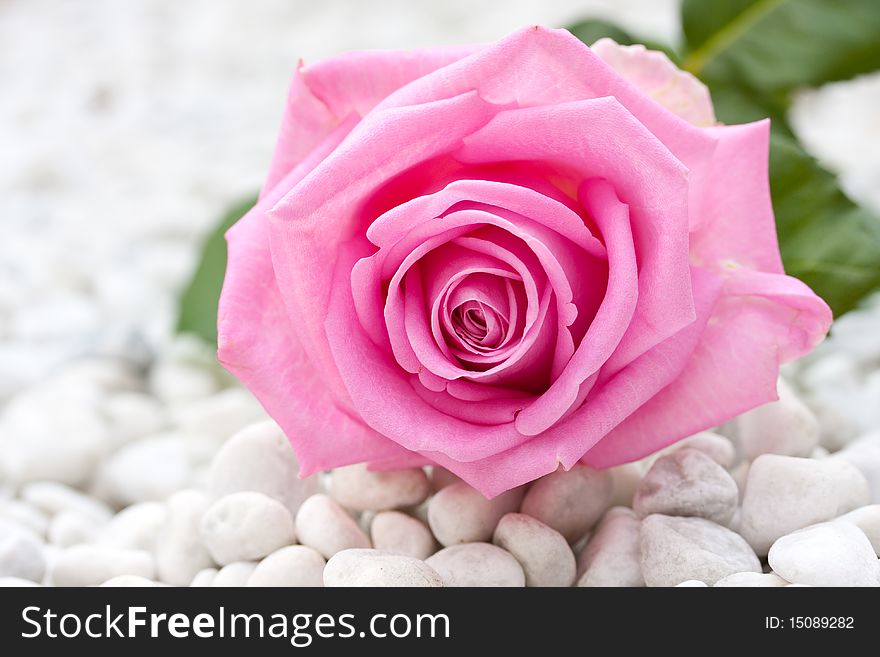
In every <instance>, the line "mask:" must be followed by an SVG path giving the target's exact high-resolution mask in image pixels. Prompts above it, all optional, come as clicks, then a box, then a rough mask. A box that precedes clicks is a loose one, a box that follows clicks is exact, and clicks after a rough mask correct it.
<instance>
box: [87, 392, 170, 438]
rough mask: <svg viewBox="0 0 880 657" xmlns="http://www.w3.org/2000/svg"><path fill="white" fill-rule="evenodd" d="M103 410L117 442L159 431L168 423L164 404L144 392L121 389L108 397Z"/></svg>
mask: <svg viewBox="0 0 880 657" xmlns="http://www.w3.org/2000/svg"><path fill="white" fill-rule="evenodd" d="M103 411H104V414H105V415H106V417H107V419H108V420H109V422H110V433H111V435H112V437H113V440H114V442H116V443H117V444H120V443H126V442H128V441H130V440H134V439H136V438H141V437H142V436H148V435H150V434H156V433H159V432H160V431H162V430H163V429H164V428H165V426H166V425H167V423H168V419H167V417H166V414H165V409H164V407H163V406H162V404H161V403H160V402H159V401H158V400H157V399H156V398H155V397H152V396H150V395H147V394H144V393H142V392H132V391H119V392H117V393H115V394H113V395H111V396H110V397H108V398H107V401H106V402H104V405H103Z"/></svg>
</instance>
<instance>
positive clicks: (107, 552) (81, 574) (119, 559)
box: [51, 545, 156, 586]
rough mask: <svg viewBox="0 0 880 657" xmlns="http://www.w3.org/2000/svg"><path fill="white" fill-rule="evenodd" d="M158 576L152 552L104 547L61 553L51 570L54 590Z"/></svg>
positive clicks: (86, 546) (72, 548) (97, 546)
mask: <svg viewBox="0 0 880 657" xmlns="http://www.w3.org/2000/svg"><path fill="white" fill-rule="evenodd" d="M155 574H156V566H155V564H154V562H153V557H152V556H151V555H150V553H149V552H144V551H143V550H120V549H116V548H111V547H106V546H103V545H74V546H73V547H69V548H67V549H65V550H62V551H61V553H60V554H59V555H58V556H57V557H56V558H55V560H54V563H53V564H52V568H51V577H52V582H53V583H54V584H55V586H96V585H98V584H101V583H102V582H106V581H107V580H108V579H112V578H114V577H117V576H119V575H138V576H140V577H144V578H146V579H153V577H154V576H155Z"/></svg>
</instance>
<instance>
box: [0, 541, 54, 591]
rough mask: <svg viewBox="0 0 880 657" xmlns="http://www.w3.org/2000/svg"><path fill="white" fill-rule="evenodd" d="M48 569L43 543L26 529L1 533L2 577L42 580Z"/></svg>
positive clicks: (0, 564)
mask: <svg viewBox="0 0 880 657" xmlns="http://www.w3.org/2000/svg"><path fill="white" fill-rule="evenodd" d="M45 570H46V557H45V555H44V554H43V544H42V543H41V542H40V541H39V540H38V539H36V538H34V536H33V535H32V534H30V533H28V532H25V531H10V532H3V533H2V534H0V577H17V578H19V579H29V580H32V581H34V582H40V581H42V579H43V574H44V572H45Z"/></svg>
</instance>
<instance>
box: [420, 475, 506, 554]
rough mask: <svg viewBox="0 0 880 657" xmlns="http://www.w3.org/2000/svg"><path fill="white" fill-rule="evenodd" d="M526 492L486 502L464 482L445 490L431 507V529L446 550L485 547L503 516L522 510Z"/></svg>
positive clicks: (433, 498) (504, 494) (429, 512)
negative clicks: (467, 545) (461, 546)
mask: <svg viewBox="0 0 880 657" xmlns="http://www.w3.org/2000/svg"><path fill="white" fill-rule="evenodd" d="M522 498H523V490H522V489H521V488H514V489H513V490H509V491H505V492H504V493H501V494H500V495H498V496H497V497H494V498H492V499H491V500H487V499H486V498H485V497H484V496H483V494H482V493H480V491H478V490H477V489H476V488H472V487H471V486H470V485H468V484H466V483H465V482H463V481H462V482H460V483H456V484H452V485H450V486H446V487H445V488H443V489H442V490H440V491H438V492H437V494H436V495H434V497H432V498H431V500H430V502H429V503H428V525H429V526H430V527H431V531H432V532H433V534H434V537H435V538H436V539H437V540H438V541H439V542H440V544H441V545H443V546H444V547H448V546H450V545H456V544H457V543H484V542H486V541H488V540H490V539H491V538H492V532H494V531H495V527H496V526H497V525H498V521H499V520H500V519H501V516H503V515H505V514H506V513H510V512H512V511H516V510H518V509H519V506H520V503H521V502H522Z"/></svg>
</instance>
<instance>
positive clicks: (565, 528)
mask: <svg viewBox="0 0 880 657" xmlns="http://www.w3.org/2000/svg"><path fill="white" fill-rule="evenodd" d="M613 497H614V480H613V479H612V477H611V475H610V474H609V473H608V472H607V471H606V470H596V469H594V468H591V467H590V466H588V465H584V464H582V463H576V464H575V465H574V467H572V468H571V470H568V471H565V470H563V469H561V468H560V469H558V470H556V472H553V473H551V474H549V475H547V476H545V477H541V478H540V479H538V480H537V481H535V482H534V483H533V484H532V485H531V486H530V487H529V489H528V491H527V492H526V494H525V496H524V497H523V500H522V506H521V507H520V510H521V512H522V513H525V514H526V515H529V516H531V517H532V518H535V519H537V520H540V521H541V522H543V523H544V524H545V525H547V526H548V527H552V528H553V529H555V530H556V531H558V532H559V533H560V534H562V535H563V536H564V537H565V540H567V541H568V542H569V543H574V542H575V541H576V540H578V539H579V538H580V537H581V536H583V535H584V534H586V533H587V532H588V531H590V529H592V527H593V525H595V524H596V523H597V522H598V520H599V518H601V517H602V514H603V513H605V510H606V509H607V508H608V506H609V505H610V504H611V500H612V498H613Z"/></svg>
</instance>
